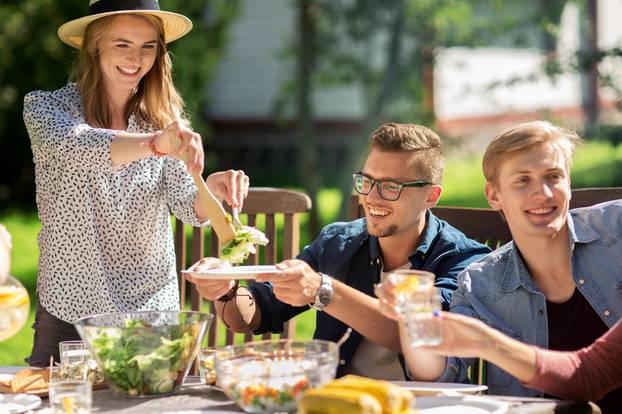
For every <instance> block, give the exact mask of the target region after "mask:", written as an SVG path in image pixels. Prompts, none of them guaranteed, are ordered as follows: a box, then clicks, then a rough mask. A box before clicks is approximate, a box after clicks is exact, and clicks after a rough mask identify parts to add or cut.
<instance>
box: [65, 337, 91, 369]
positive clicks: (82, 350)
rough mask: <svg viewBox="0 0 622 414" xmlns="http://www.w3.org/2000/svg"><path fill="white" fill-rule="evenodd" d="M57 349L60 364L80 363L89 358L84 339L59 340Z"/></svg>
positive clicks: (89, 353) (89, 354)
mask: <svg viewBox="0 0 622 414" xmlns="http://www.w3.org/2000/svg"><path fill="white" fill-rule="evenodd" d="M58 351H59V353H60V364H61V365H74V364H82V363H84V362H86V361H88V360H89V359H91V352H90V351H89V348H88V346H87V345H86V342H84V341H62V342H59V344H58Z"/></svg>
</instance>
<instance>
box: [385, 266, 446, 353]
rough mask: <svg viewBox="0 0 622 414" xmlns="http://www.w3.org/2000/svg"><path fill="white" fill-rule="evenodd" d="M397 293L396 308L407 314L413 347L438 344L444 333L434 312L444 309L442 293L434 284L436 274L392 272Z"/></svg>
mask: <svg viewBox="0 0 622 414" xmlns="http://www.w3.org/2000/svg"><path fill="white" fill-rule="evenodd" d="M388 277H390V278H391V279H392V280H393V282H394V283H395V290H396V294H397V299H396V309H397V310H398V312H400V313H401V314H402V315H404V319H405V323H406V328H407V330H408V338H409V342H410V344H411V345H412V346H420V345H437V344H440V343H441V340H442V338H441V332H440V329H439V327H438V325H437V324H436V323H435V322H434V320H432V313H433V312H434V311H440V310H441V300H440V294H439V291H438V289H437V288H435V287H434V280H435V277H434V273H430V272H426V271H424V270H416V269H401V270H396V271H394V272H391V273H390V274H389V275H388Z"/></svg>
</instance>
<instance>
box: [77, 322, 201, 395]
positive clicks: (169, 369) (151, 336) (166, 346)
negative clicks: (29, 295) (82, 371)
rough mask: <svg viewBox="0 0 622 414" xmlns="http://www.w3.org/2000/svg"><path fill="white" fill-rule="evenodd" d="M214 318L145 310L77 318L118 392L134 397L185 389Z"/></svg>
mask: <svg viewBox="0 0 622 414" xmlns="http://www.w3.org/2000/svg"><path fill="white" fill-rule="evenodd" d="M212 319H213V316H212V315H209V314H206V313H200V312H185V311H142V312H127V313H109V314H103V315H95V316H89V317H86V318H82V319H79V320H78V321H77V322H76V324H75V325H76V328H77V330H78V333H79V334H80V336H81V337H82V339H84V341H86V343H87V344H88V346H89V348H90V349H91V353H92V355H93V356H94V357H95V359H96V361H97V363H98V365H99V367H100V369H101V370H102V371H103V373H104V377H105V378H106V381H108V385H109V386H110V389H112V390H113V392H115V393H117V394H122V395H126V396H131V397H146V396H153V395H161V394H167V393H170V392H172V391H173V390H175V389H176V388H177V387H179V386H180V385H181V384H182V383H183V381H184V379H185V378H186V375H187V374H188V370H189V369H190V366H191V365H192V361H193V360H194V359H195V358H196V356H197V353H198V351H199V346H200V344H201V340H202V339H203V335H205V332H206V330H207V328H208V327H209V324H210V323H211V322H212Z"/></svg>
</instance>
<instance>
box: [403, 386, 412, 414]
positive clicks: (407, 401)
mask: <svg viewBox="0 0 622 414" xmlns="http://www.w3.org/2000/svg"><path fill="white" fill-rule="evenodd" d="M400 394H401V395H402V414H406V413H409V412H411V411H409V410H410V406H411V405H412V403H413V400H414V399H415V396H414V395H413V394H412V393H411V392H410V391H408V390H405V389H402V388H400ZM415 412H416V411H415Z"/></svg>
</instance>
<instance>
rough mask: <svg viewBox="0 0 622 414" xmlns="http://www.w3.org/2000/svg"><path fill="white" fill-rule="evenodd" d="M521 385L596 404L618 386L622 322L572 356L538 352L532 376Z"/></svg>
mask: <svg viewBox="0 0 622 414" xmlns="http://www.w3.org/2000/svg"><path fill="white" fill-rule="evenodd" d="M525 385H526V386H528V387H531V388H538V389H540V390H542V391H544V392H546V393H549V394H553V395H556V396H559V397H562V398H568V399H573V400H580V401H596V400H598V399H600V398H601V397H602V396H603V395H604V394H606V393H607V392H608V391H610V390H612V389H614V388H617V387H618V386H620V385H622V321H618V323H616V324H615V325H614V326H613V327H612V328H611V329H609V331H607V332H606V333H605V334H604V335H603V336H601V337H600V338H598V339H597V340H596V341H595V342H594V343H593V344H592V345H590V346H589V347H586V348H583V349H580V350H578V351H575V352H559V351H549V350H544V349H540V348H538V349H537V350H536V375H535V377H534V379H533V380H531V381H530V382H528V383H525Z"/></svg>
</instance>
